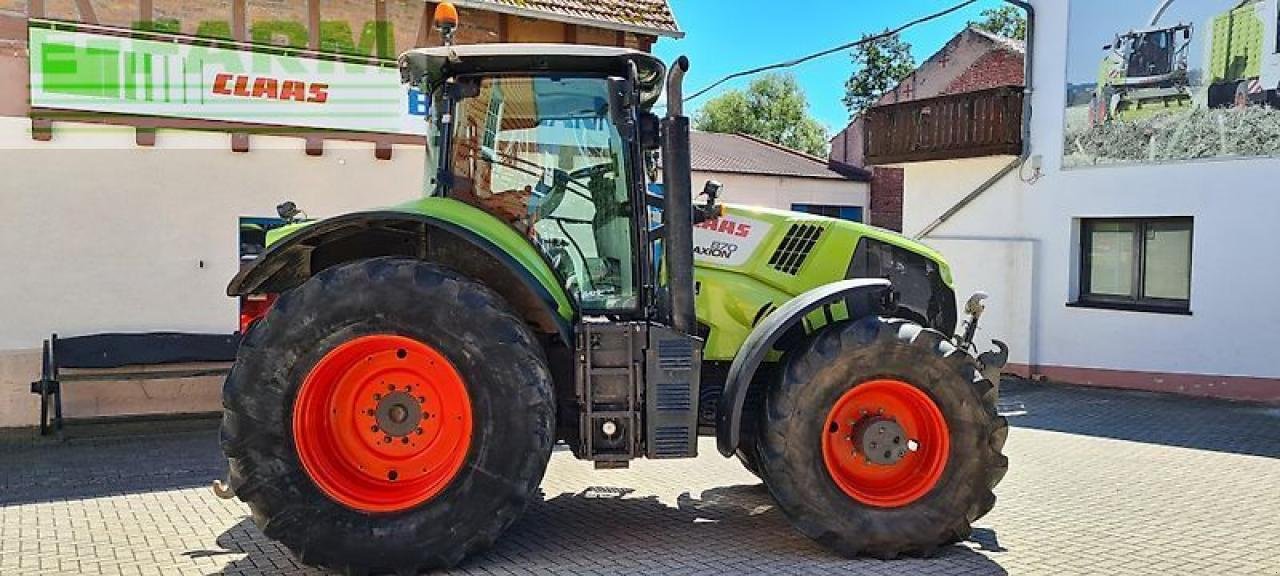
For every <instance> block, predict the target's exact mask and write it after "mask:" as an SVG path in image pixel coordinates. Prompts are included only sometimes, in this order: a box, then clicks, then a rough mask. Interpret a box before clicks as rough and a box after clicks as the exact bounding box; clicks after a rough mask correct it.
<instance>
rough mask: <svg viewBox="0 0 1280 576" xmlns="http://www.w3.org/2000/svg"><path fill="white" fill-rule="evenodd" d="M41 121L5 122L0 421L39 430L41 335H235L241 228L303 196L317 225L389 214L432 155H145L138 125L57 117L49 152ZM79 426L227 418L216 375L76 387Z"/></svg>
mask: <svg viewBox="0 0 1280 576" xmlns="http://www.w3.org/2000/svg"><path fill="white" fill-rule="evenodd" d="M30 125H31V122H30V121H29V120H26V119H22V118H0V174H3V177H2V179H0V218H2V220H3V225H0V270H3V271H4V272H3V273H2V274H0V302H4V303H5V304H4V305H3V306H0V427H5V426H17V425H30V424H33V423H35V422H36V418H37V409H36V406H37V397H36V396H34V395H32V394H30V393H29V392H28V390H27V383H28V382H30V381H32V380H35V379H38V377H39V351H38V348H39V346H40V342H41V340H43V339H45V338H48V337H49V334H50V333H52V332H57V333H59V334H61V335H67V336H70V335H81V334H90V333H96V332H144V331H184V332H213V333H231V332H234V331H235V330H236V329H237V328H238V325H237V324H238V303H237V301H236V300H235V299H233V298H229V297H227V296H226V293H225V292H226V286H227V282H228V281H229V280H230V279H231V277H232V276H234V275H235V273H236V271H237V270H238V269H239V239H238V233H239V225H238V224H239V218H240V217H242V216H261V217H274V216H275V206H276V205H277V204H279V203H280V202H282V201H284V200H293V201H294V202H296V203H297V204H298V206H299V207H300V208H302V209H303V210H304V211H306V212H307V214H308V215H309V216H312V217H325V216H329V215H334V214H339V213H343V212H348V211H352V210H358V209H366V208H373V207H378V206H385V205H389V204H394V203H398V202H401V201H405V200H409V199H412V198H414V197H416V196H417V195H419V194H420V187H421V184H420V183H421V182H422V170H423V162H424V160H423V151H422V149H421V148H417V147H412V146H397V147H396V149H395V150H394V157H393V159H392V160H390V161H380V160H377V159H375V158H374V152H373V144H368V143H341V142H335V141H327V142H326V143H325V152H324V155H323V156H319V157H310V156H307V155H306V154H305V153H304V150H303V146H304V144H303V140H302V139H299V138H272V137H265V136H254V137H253V138H252V146H253V150H252V151H251V152H249V153H235V152H232V151H231V150H230V145H229V138H230V137H229V135H227V134H217V133H198V132H177V131H161V132H160V133H159V135H158V137H157V141H156V146H155V147H151V148H146V147H138V146H136V145H135V143H134V131H133V130H132V129H131V128H120V127H106V126H100V125H81V124H67V123H56V124H55V125H54V138H53V141H51V142H47V143H46V142H37V141H34V140H32V139H31V136H30ZM64 402H65V403H66V407H67V411H68V413H69V415H72V416H94V415H106V414H114V413H121V412H125V413H136V412H153V411H166V412H167V411H184V410H186V411H193V410H200V409H216V408H217V407H218V403H217V382H216V379H215V380H212V381H209V382H203V381H192V382H187V383H182V384H181V385H177V384H176V383H171V382H146V383H110V384H105V385H96V384H89V383H85V384H79V383H77V384H76V385H73V386H68V387H67V393H66V394H65V398H64Z"/></svg>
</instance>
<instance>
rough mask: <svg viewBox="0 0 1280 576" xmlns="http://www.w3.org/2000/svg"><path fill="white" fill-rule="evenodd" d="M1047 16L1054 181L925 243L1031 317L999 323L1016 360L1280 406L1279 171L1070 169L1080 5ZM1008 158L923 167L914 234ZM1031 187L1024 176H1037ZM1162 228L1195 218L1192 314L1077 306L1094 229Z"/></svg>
mask: <svg viewBox="0 0 1280 576" xmlns="http://www.w3.org/2000/svg"><path fill="white" fill-rule="evenodd" d="M1035 5H1036V9H1037V11H1038V21H1037V24H1038V27H1037V38H1036V46H1035V56H1034V57H1035V78H1034V85H1033V86H1034V93H1033V95H1032V100H1031V101H1032V107H1033V110H1034V112H1033V116H1032V120H1031V134H1032V137H1031V150H1032V154H1033V155H1035V156H1038V157H1039V160H1040V161H1042V171H1043V173H1042V175H1041V177H1040V178H1039V179H1037V180H1035V181H1034V183H1026V182H1022V181H1020V179H1019V174H1017V173H1014V174H1011V175H1009V176H1007V177H1006V178H1005V180H1004V181H1002V182H1001V183H999V184H998V185H997V186H996V187H995V188H993V189H992V190H990V191H988V192H987V193H986V194H985V195H984V196H982V197H981V198H979V199H978V200H977V201H975V202H974V203H973V204H972V205H970V206H969V207H968V208H966V209H965V210H964V211H962V212H961V213H960V214H958V215H957V216H956V217H955V218H953V219H952V220H951V221H950V222H948V223H947V224H944V225H943V226H942V227H940V228H939V229H938V230H937V231H935V232H934V233H933V234H932V235H930V237H929V238H928V239H926V241H927V242H928V243H930V244H932V245H934V246H935V247H937V248H939V249H941V250H942V251H943V252H944V253H945V254H946V255H947V256H948V257H949V258H950V259H951V260H952V262H953V264H955V268H956V275H957V278H958V279H959V281H960V283H961V286H962V289H963V287H964V286H965V284H966V283H967V282H970V280H969V279H970V278H980V279H982V280H980V281H973V284H971V285H972V286H979V285H980V286H984V287H986V288H987V289H988V290H990V291H992V292H993V302H992V307H993V309H994V308H996V307H1001V308H1003V307H1010V308H1014V309H1017V310H1018V311H1016V312H1014V311H1009V312H1007V313H1005V312H1001V313H997V314H995V315H994V316H995V317H994V318H991V319H989V323H988V324H987V325H986V333H987V334H988V335H990V336H999V335H1003V334H1009V335H1012V336H1007V337H1005V338H1007V339H1008V340H1009V343H1010V345H1011V346H1012V347H1013V348H1014V351H1015V352H1014V361H1015V362H1023V363H1026V364H1029V365H1031V366H1032V368H1033V369H1034V370H1036V371H1040V372H1044V373H1047V374H1050V375H1053V374H1059V375H1073V374H1074V375H1076V376H1077V378H1078V379H1083V380H1086V381H1084V382H1081V383H1090V382H1092V379H1093V378H1094V377H1095V376H1097V375H1098V374H1101V373H1102V372H1101V371H1117V372H1116V374H1119V375H1120V376H1117V377H1116V378H1109V377H1099V381H1108V382H1109V383H1110V384H1112V385H1120V386H1132V387H1141V388H1154V389H1169V390H1172V391H1181V392H1188V393H1197V394H1222V395H1227V396H1236V397H1262V398H1268V399H1272V400H1280V361H1277V360H1276V350H1280V331H1277V330H1275V327H1276V326H1280V299H1278V298H1277V296H1276V295H1277V286H1280V256H1277V255H1276V253H1275V252H1276V249H1277V247H1280V243H1277V240H1276V235H1275V223H1276V221H1277V219H1278V218H1280V188H1277V185H1276V179H1277V176H1278V175H1280V159H1276V158H1261V159H1241V160H1220V161H1197V162H1181V163H1171V164H1164V165H1144V166H1122V167H1119V166H1118V167H1100V168H1086V169H1072V170H1063V169H1062V167H1061V164H1062V162H1061V158H1062V152H1063V124H1064V109H1065V100H1066V91H1065V78H1066V48H1067V21H1068V17H1067V16H1068V9H1069V2H1061V1H1058V0H1053V1H1048V0H1040V1H1037V2H1035ZM1006 160H1007V159H1000V158H991V159H982V160H964V161H955V162H935V163H922V164H915V165H911V166H909V167H908V170H907V173H906V194H905V198H904V227H905V229H906V230H907V232H908V234H911V233H913V232H915V231H918V230H919V229H920V228H922V227H923V226H924V225H925V224H926V223H928V222H929V221H932V220H933V219H934V218H936V217H937V216H938V215H939V214H941V213H942V212H943V211H945V210H946V209H947V208H948V207H949V206H951V205H952V204H954V202H955V201H956V200H957V199H959V198H961V197H963V196H964V195H965V194H967V193H968V192H969V191H971V190H973V189H974V188H975V187H976V186H977V185H978V184H980V183H981V182H982V181H983V180H985V179H986V178H987V177H988V176H990V175H991V174H993V173H994V172H996V170H998V169H999V167H1000V165H1001V164H1002V163H1003V162H1005V161H1006ZM1031 175H1032V174H1031V168H1030V167H1029V166H1024V169H1023V170H1022V176H1027V177H1030V176H1031ZM1152 216H1192V217H1194V233H1193V234H1194V237H1193V249H1192V252H1193V254H1192V278H1191V312H1192V313H1191V315H1189V316H1184V315H1168V314H1155V313H1143V312H1128V311H1115V310H1101V309H1086V308H1073V307H1068V306H1067V305H1066V304H1067V303H1068V302H1070V301H1072V300H1074V298H1075V295H1076V291H1077V289H1078V285H1077V282H1078V278H1077V275H1078V274H1077V269H1078V266H1079V264H1078V263H1079V260H1078V259H1079V230H1078V228H1079V219H1080V218H1092V217H1152ZM991 255H994V256H991ZM993 260H994V262H996V263H997V265H995V266H993V265H991V262H992V261H993ZM995 294H1002V295H1003V298H996V297H994V295H995ZM1019 294H1026V295H1027V297H1026V298H1020V297H1019V296H1018V295H1019ZM1024 316H1025V318H1024ZM1024 322H1025V327H1024V326H1023V324H1024ZM1020 350H1021V351H1022V352H1019V351H1020ZM1078 369H1088V370H1078ZM1090 370H1092V371H1090ZM1125 375H1128V376H1127V379H1126V376H1125ZM1231 377H1241V378H1231ZM1245 388H1248V389H1249V390H1248V391H1247V392H1241V390H1244V389H1245Z"/></svg>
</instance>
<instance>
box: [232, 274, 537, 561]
mask: <svg viewBox="0 0 1280 576" xmlns="http://www.w3.org/2000/svg"><path fill="white" fill-rule="evenodd" d="M552 397H553V396H552V380H551V375H550V371H549V370H548V368H547V365H546V360H545V358H544V355H543V351H542V349H541V347H540V346H539V344H538V343H537V341H536V340H535V339H534V336H533V334H532V333H531V332H530V331H529V329H528V327H527V326H526V325H525V324H524V322H523V321H521V320H520V319H519V318H518V317H516V316H515V315H514V314H512V313H511V311H510V309H509V308H508V307H507V305H506V303H505V302H504V301H503V300H502V299H501V298H500V297H499V296H498V295H496V294H495V293H494V292H493V291H491V290H489V289H488V288H485V287H484V286H482V285H480V284H477V283H476V282H474V281H472V280H470V279H467V278H465V277H463V276H461V275H459V274H457V273H456V272H453V271H451V270H448V269H445V268H441V267H439V266H436V265H433V264H429V263H423V262H419V261H416V260H410V259H403V258H377V259H370V260H363V261H358V262H354V263H350V264H345V265H341V266H337V267H334V268H331V269H329V270H326V271H324V272H322V273H320V274H318V275H317V276H315V277H314V278H312V279H310V280H308V281H307V282H306V283H304V284H303V285H301V286H299V287H298V288H296V289H294V290H292V291H290V292H288V293H286V294H283V295H282V296H281V297H280V299H279V301H277V302H276V304H275V306H274V307H273V308H272V310H271V312H270V313H269V314H268V315H267V317H266V318H265V319H264V320H263V321H261V322H260V323H259V324H258V325H256V326H255V327H254V328H253V329H252V330H251V331H250V334H248V335H247V337H246V339H245V341H244V343H243V344H242V346H241V349H240V352H239V355H238V357H237V360H236V364H235V366H234V367H233V369H232V371H231V374H230V375H229V376H228V378H227V382H226V385H225V387H224V389H223V405H224V407H225V412H224V415H223V422H222V447H223V451H224V452H225V453H226V455H227V458H228V460H229V463H230V483H231V488H232V489H233V490H234V491H235V494H236V495H237V496H238V497H239V498H240V499H241V500H243V501H244V502H246V503H247V504H248V505H249V508H250V509H251V510H252V512H253V519H254V522H255V523H256V524H257V526H258V527H259V528H260V529H261V530H262V531H263V533H264V534H266V535H267V536H268V537H269V538H272V539H274V540H278V541H280V542H281V543H282V544H283V545H284V546H285V547H287V548H288V549H289V550H290V551H292V552H293V553H294V554H295V555H296V556H297V557H298V558H299V560H301V561H302V562H303V563H306V564H310V565H313V566H321V567H325V568H329V569H334V570H339V571H343V572H348V573H368V572H397V573H418V572H420V571H423V570H430V569H435V568H444V567H450V566H453V565H455V564H457V563H458V562H460V561H461V560H462V559H463V558H465V557H466V556H467V555H470V554H473V553H475V552H478V551H480V550H482V549H484V548H487V547H488V546H490V545H491V544H492V543H493V541H494V540H495V539H496V538H497V537H498V535H499V534H501V533H502V532H503V530H505V529H506V528H507V527H508V526H510V525H511V523H512V522H514V521H515V519H516V518H517V517H518V516H519V514H520V513H521V512H522V511H523V509H524V508H525V505H526V504H527V503H528V502H529V500H530V498H532V497H533V496H534V494H535V490H536V489H537V487H538V484H539V483H540V482H541V480H542V475H543V472H544V471H545V469H546V465H547V461H548V459H549V458H550V454H551V447H552V444H553V431H554V428H553V425H554V421H555V420H554V413H553V410H554V404H553V400H552Z"/></svg>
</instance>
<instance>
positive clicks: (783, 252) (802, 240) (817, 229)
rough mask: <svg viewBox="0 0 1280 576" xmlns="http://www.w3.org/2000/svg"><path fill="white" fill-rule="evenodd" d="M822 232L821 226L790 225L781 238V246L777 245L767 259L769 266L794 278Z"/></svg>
mask: <svg viewBox="0 0 1280 576" xmlns="http://www.w3.org/2000/svg"><path fill="white" fill-rule="evenodd" d="M822 231H823V228H822V227H821V226H816V225H813V224H792V225H791V229H790V230H787V235H786V236H785V237H783V238H782V244H780V245H778V249H777V250H776V251H774V253H773V256H772V257H771V258H769V266H770V267H772V268H773V269H774V270H777V271H779V272H782V273H783V274H790V275H792V276H795V275H796V273H797V272H799V271H800V267H801V266H804V261H805V259H806V258H808V257H809V252H810V251H811V250H813V246H814V245H815V244H817V243H818V238H820V237H821V236H822Z"/></svg>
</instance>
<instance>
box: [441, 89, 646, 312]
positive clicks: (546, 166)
mask: <svg viewBox="0 0 1280 576" xmlns="http://www.w3.org/2000/svg"><path fill="white" fill-rule="evenodd" d="M456 117H457V120H456V122H457V124H456V125H455V127H454V131H455V133H454V141H453V145H452V149H451V150H452V152H451V154H452V156H451V162H452V166H453V182H452V186H451V188H450V195H451V196H453V197H454V198H457V199H459V200H461V201H463V202H467V203H469V204H471V205H473V206H476V207H478V208H480V209H482V210H484V211H486V212H488V213H490V214H493V215H494V216H495V217H497V218H499V219H500V220H503V221H504V222H506V223H507V224H509V225H511V226H512V227H513V228H515V229H516V230H518V231H519V232H520V233H521V234H524V235H525V236H527V237H528V238H529V239H530V240H531V241H532V242H533V243H534V245H536V246H538V248H539V249H541V250H542V251H543V253H544V254H545V255H546V257H547V259H548V260H549V261H550V262H551V264H552V266H553V268H554V269H555V271H556V273H557V275H558V276H559V277H560V279H561V281H562V282H563V283H564V287H565V289H566V291H567V292H568V293H569V294H571V295H573V296H574V297H576V298H577V299H578V302H579V304H580V306H581V307H582V308H583V309H584V310H585V311H588V312H590V311H597V312H615V311H622V310H632V309H634V308H635V307H636V306H637V286H636V284H637V282H636V278H635V265H634V264H635V247H634V246H633V229H632V223H633V222H632V210H631V204H630V194H629V193H628V190H627V183H626V174H627V166H626V164H627V158H626V154H625V150H626V148H625V147H624V145H623V140H622V136H621V134H620V133H619V131H618V129H617V127H616V126H615V125H614V124H613V122H612V121H611V119H610V114H609V105H608V91H607V82H606V81H605V80H604V79H603V78H551V77H499V78H486V79H483V80H481V81H480V83H479V90H478V93H476V95H475V96H473V97H469V98H465V99H463V100H461V101H460V102H459V103H458V106H457V114H456Z"/></svg>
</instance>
